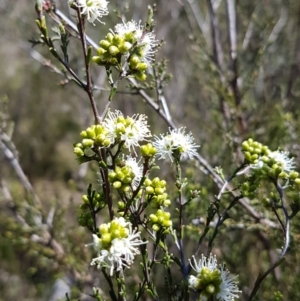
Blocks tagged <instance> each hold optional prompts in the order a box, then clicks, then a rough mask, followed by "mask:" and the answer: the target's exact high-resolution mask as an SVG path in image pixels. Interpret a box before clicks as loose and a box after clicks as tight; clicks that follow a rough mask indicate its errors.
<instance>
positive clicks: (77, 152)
mask: <svg viewBox="0 0 300 301" xmlns="http://www.w3.org/2000/svg"><path fill="white" fill-rule="evenodd" d="M74 153H75V155H76V156H77V157H83V156H84V151H83V150H82V149H81V148H79V147H74Z"/></svg>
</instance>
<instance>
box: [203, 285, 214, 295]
mask: <svg viewBox="0 0 300 301" xmlns="http://www.w3.org/2000/svg"><path fill="white" fill-rule="evenodd" d="M205 290H206V291H207V292H208V293H209V294H210V295H212V294H214V293H215V291H216V288H215V286H214V285H213V284H209V285H207V286H206V287H205Z"/></svg>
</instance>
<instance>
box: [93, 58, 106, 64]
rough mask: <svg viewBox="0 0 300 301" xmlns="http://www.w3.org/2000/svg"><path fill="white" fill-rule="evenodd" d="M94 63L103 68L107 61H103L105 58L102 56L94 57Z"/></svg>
mask: <svg viewBox="0 0 300 301" xmlns="http://www.w3.org/2000/svg"><path fill="white" fill-rule="evenodd" d="M92 61H93V62H94V63H96V64H97V65H100V66H103V65H105V64H106V60H103V58H102V57H100V56H93V57H92Z"/></svg>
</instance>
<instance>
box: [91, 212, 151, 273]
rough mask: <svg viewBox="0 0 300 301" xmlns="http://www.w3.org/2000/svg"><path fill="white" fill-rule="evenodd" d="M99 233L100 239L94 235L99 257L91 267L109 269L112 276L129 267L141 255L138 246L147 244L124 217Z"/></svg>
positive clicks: (100, 228) (107, 225) (101, 229)
mask: <svg viewBox="0 0 300 301" xmlns="http://www.w3.org/2000/svg"><path fill="white" fill-rule="evenodd" d="M99 232H100V236H101V237H100V238H99V237H98V236H97V235H96V234H93V240H94V243H93V245H94V248H95V249H96V250H97V251H98V257H96V258H93V260H92V262H91V265H96V266H97V267H98V268H109V271H110V275H111V276H112V275H113V272H114V270H116V271H122V270H123V268H124V267H129V266H130V265H131V264H132V263H133V260H134V257H135V255H137V254H139V253H140V251H139V249H138V246H139V245H141V244H145V243H147V242H145V241H142V240H141V238H140V232H138V230H137V229H135V230H132V224H131V223H130V222H126V221H125V219H124V218H123V217H120V218H115V219H114V220H113V221H112V222H110V223H108V224H102V225H101V226H100V227H99Z"/></svg>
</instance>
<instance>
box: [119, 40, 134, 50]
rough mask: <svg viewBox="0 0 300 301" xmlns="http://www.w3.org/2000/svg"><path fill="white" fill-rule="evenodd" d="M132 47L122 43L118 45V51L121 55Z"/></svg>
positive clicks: (127, 43)
mask: <svg viewBox="0 0 300 301" xmlns="http://www.w3.org/2000/svg"><path fill="white" fill-rule="evenodd" d="M131 47H132V44H131V43H129V42H124V43H122V44H121V45H119V50H120V52H121V53H125V52H128V50H129V49H130V48H131Z"/></svg>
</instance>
